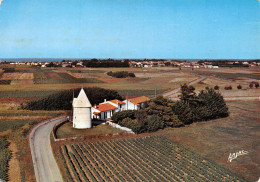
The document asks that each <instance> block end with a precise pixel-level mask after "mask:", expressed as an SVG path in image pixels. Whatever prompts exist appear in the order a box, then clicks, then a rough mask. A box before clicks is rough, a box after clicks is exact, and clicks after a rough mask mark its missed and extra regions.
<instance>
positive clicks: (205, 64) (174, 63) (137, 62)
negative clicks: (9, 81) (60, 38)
mask: <svg viewBox="0 0 260 182" xmlns="http://www.w3.org/2000/svg"><path fill="white" fill-rule="evenodd" d="M0 64H10V65H30V66H36V67H42V68H45V67H64V68H75V67H137V68H151V67H179V68H209V69H210V68H213V69H217V68H219V67H252V66H260V60H248V61H246V60H197V61H189V60H165V59H142V60H141V59H123V60H114V59H89V60H78V61H76V60H63V61H55V62H50V61H39V62H38V61H3V60H2V61H1V60H0Z"/></svg>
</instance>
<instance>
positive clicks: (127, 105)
mask: <svg viewBox="0 0 260 182" xmlns="http://www.w3.org/2000/svg"><path fill="white" fill-rule="evenodd" d="M149 101H150V99H149V98H148V97H146V96H141V97H136V98H132V99H128V100H124V101H120V100H117V99H115V100H110V101H106V100H105V101H104V102H102V103H100V104H99V105H96V106H94V107H93V108H92V117H93V118H96V119H101V120H106V119H108V118H111V117H112V115H113V114H114V113H115V112H118V111H123V110H139V109H141V108H142V107H143V106H144V104H145V103H148V102H149Z"/></svg>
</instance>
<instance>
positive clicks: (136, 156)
mask: <svg viewBox="0 0 260 182" xmlns="http://www.w3.org/2000/svg"><path fill="white" fill-rule="evenodd" d="M61 152H62V156H63V162H64V165H66V167H65V168H66V169H67V172H68V173H69V174H66V176H67V175H70V177H69V178H64V180H65V181H72V180H73V181H78V180H79V181H150V180H152V181H213V180H215V181H244V180H243V179H242V178H241V177H238V176H236V175H235V174H233V173H231V172H229V171H228V170H226V169H224V168H223V167H221V166H219V165H217V164H215V163H212V162H209V161H207V160H204V159H202V158H200V157H198V156H197V155H195V154H194V153H192V152H190V151H188V150H186V149H185V148H183V147H182V146H180V145H177V144H175V143H173V142H171V141H170V140H169V139H167V138H165V137H162V136H152V137H145V138H138V139H119V140H110V141H98V142H83V143H74V144H67V145H63V146H62V147H61Z"/></svg>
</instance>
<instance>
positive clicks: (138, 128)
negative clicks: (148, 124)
mask: <svg viewBox="0 0 260 182" xmlns="http://www.w3.org/2000/svg"><path fill="white" fill-rule="evenodd" d="M118 124H119V125H121V126H124V127H127V128H130V129H132V130H133V132H135V133H142V132H143V130H142V127H143V125H142V123H141V122H139V121H137V119H131V118H128V117H127V118H125V119H123V120H122V121H120V122H119V123H118Z"/></svg>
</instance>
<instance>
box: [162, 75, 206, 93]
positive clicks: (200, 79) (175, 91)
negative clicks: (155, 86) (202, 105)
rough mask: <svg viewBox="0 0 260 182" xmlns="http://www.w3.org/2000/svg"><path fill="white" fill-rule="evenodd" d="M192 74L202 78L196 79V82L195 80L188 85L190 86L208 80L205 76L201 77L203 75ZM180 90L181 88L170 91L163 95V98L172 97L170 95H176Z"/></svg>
mask: <svg viewBox="0 0 260 182" xmlns="http://www.w3.org/2000/svg"><path fill="white" fill-rule="evenodd" d="M190 74H192V75H195V76H198V77H200V78H198V79H196V80H194V81H192V82H190V83H188V85H192V84H195V83H198V82H200V81H202V80H204V79H206V77H205V76H201V75H198V74H195V73H190ZM180 89H181V88H180V87H179V88H176V89H174V90H171V91H169V92H167V93H164V94H162V96H163V97H168V96H170V95H173V94H176V93H177V92H179V91H180Z"/></svg>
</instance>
